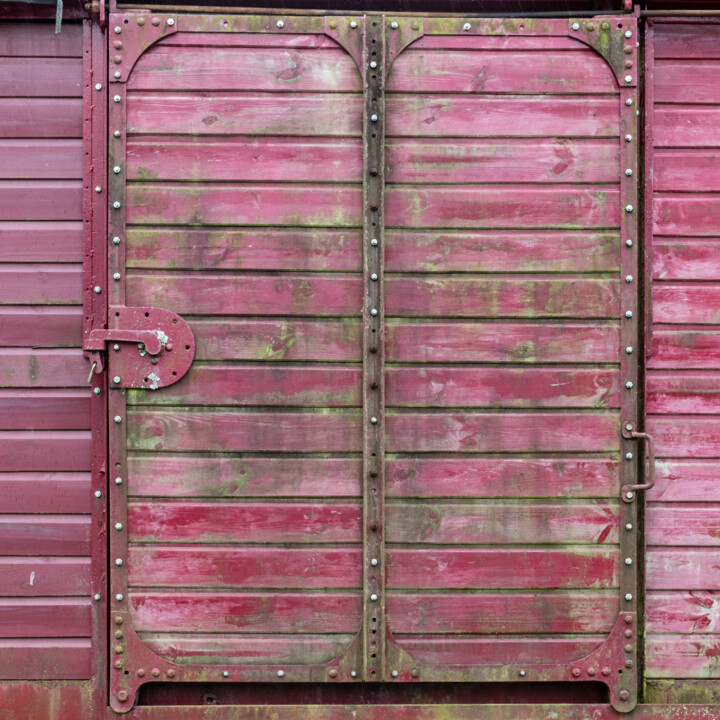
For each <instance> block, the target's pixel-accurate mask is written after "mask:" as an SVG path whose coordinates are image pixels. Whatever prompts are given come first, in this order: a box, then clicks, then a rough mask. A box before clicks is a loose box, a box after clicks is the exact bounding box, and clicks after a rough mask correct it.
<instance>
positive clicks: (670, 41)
mask: <svg viewBox="0 0 720 720" xmlns="http://www.w3.org/2000/svg"><path fill="white" fill-rule="evenodd" d="M653 34H654V37H653V44H654V53H655V58H656V59H660V58H663V59H667V58H675V59H681V58H686V59H688V60H689V59H700V60H703V59H706V58H720V43H718V41H719V40H720V34H719V33H718V27H717V25H715V24H714V23H712V24H711V23H707V24H705V23H702V22H698V23H693V24H685V23H682V24H672V25H669V24H667V23H656V24H655V25H654V29H653Z"/></svg>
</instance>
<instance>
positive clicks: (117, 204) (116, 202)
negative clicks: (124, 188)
mask: <svg viewBox="0 0 720 720" xmlns="http://www.w3.org/2000/svg"><path fill="white" fill-rule="evenodd" d="M113 207H114V208H115V209H116V210H119V209H120V208H121V207H122V205H121V204H120V201H119V200H116V201H115V202H114V203H113Z"/></svg>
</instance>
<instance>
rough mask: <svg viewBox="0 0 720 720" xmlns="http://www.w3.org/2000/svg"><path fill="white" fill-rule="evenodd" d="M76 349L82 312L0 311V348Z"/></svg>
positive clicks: (6, 307)
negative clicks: (23, 346) (24, 346)
mask: <svg viewBox="0 0 720 720" xmlns="http://www.w3.org/2000/svg"><path fill="white" fill-rule="evenodd" d="M22 345H27V346H29V347H32V348H43V347H49V348H62V347H80V346H81V345H82V308H81V307H71V306H65V307H58V306H57V305H53V306H49V307H43V306H41V305H40V306H34V307H33V306H27V305H4V306H1V307H0V347H14V346H22Z"/></svg>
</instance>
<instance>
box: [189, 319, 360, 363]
mask: <svg viewBox="0 0 720 720" xmlns="http://www.w3.org/2000/svg"><path fill="white" fill-rule="evenodd" d="M360 323H361V321H360V320H356V319H344V320H342V319H334V320H331V321H323V320H317V321H315V320H299V319H295V318H292V319H284V320H283V319H280V320H272V319H269V320H264V319H262V320H238V319H236V318H227V319H226V320H223V321H216V320H192V321H191V322H190V328H191V330H192V331H193V335H194V336H195V357H196V358H197V359H198V360H210V359H217V360H266V361H279V360H324V361H336V362H360V359H361V355H362V336H361V332H362V328H361V324H360Z"/></svg>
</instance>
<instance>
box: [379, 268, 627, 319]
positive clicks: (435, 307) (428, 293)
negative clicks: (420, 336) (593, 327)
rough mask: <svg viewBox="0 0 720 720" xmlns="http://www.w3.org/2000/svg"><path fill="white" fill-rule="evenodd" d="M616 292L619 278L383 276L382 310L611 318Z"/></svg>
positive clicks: (616, 307)
mask: <svg viewBox="0 0 720 720" xmlns="http://www.w3.org/2000/svg"><path fill="white" fill-rule="evenodd" d="M619 296H620V281H619V279H618V280H614V279H613V280H610V279H607V280H605V279H603V280H596V279H586V278H582V279H579V278H574V277H563V276H560V277H556V278H549V277H534V278H531V279H528V278H523V277H522V276H520V277H518V276H515V277H513V276H509V277H508V276H505V277H476V278H466V277H456V276H449V277H441V276H433V275H429V276H427V275H421V276H416V277H403V276H389V275H388V276H386V278H385V313H386V314H387V315H389V316H396V317H517V318H537V317H548V318H557V317H568V318H615V317H617V316H618V315H619V312H620V308H619V305H620V297H619Z"/></svg>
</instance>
